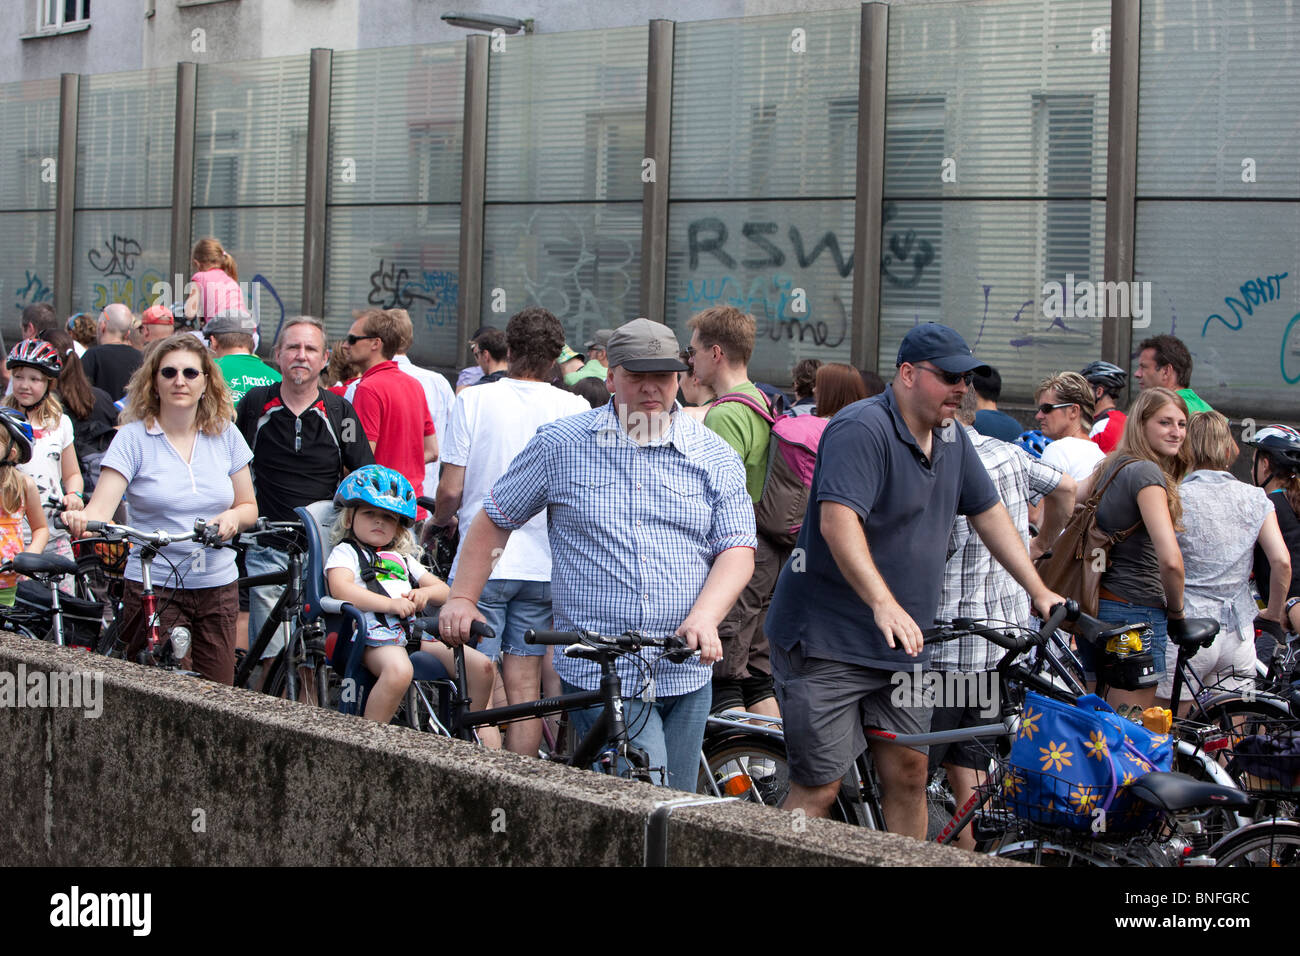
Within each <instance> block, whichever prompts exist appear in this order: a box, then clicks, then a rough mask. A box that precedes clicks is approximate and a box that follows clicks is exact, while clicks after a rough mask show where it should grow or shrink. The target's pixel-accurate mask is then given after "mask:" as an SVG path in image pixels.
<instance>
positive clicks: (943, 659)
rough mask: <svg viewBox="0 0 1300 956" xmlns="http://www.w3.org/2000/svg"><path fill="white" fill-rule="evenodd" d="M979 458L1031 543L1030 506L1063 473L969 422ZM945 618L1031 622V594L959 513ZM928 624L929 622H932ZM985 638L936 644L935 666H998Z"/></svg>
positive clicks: (966, 669) (946, 577)
mask: <svg viewBox="0 0 1300 956" xmlns="http://www.w3.org/2000/svg"><path fill="white" fill-rule="evenodd" d="M966 434H968V435H970V440H971V444H972V445H974V446H975V451H976V453H977V454H978V455H979V456H980V461H982V462H984V467H985V469H986V470H987V471H988V473H989V477H990V478H992V479H993V484H994V485H995V486H996V487H997V489H998V497H999V498H1000V499H1002V503H1003V504H1004V505H1006V508H1007V512H1008V513H1009V514H1010V515H1011V523H1012V524H1013V525H1015V526H1016V530H1017V531H1019V532H1020V537H1021V538H1022V539H1023V540H1024V542H1025V546H1026V547H1028V546H1029V506H1030V505H1031V504H1037V503H1038V502H1039V501H1040V500H1042V497H1043V496H1044V495H1049V494H1051V493H1052V492H1053V491H1055V490H1056V486H1057V485H1059V484H1060V483H1061V472H1060V471H1059V470H1058V469H1056V468H1054V467H1053V466H1051V465H1049V464H1047V463H1046V462H1044V461H1040V460H1039V459H1037V458H1034V457H1033V456H1032V455H1027V454H1025V452H1023V451H1021V449H1020V448H1018V447H1017V446H1015V445H1012V444H1009V443H1008V442H1004V441H999V440H998V439H996V438H990V437H989V436H988V435H981V434H980V433H979V432H977V431H975V429H973V428H971V427H970V426H969V425H968V426H966ZM935 616H936V617H937V618H938V619H939V620H941V621H948V620H951V619H952V618H954V617H975V618H980V619H983V618H989V619H991V620H994V621H1009V622H1011V623H1013V624H1022V625H1024V624H1028V623H1029V595H1028V594H1027V593H1025V589H1024V588H1022V587H1021V586H1020V585H1019V584H1017V583H1016V579H1015V578H1013V577H1012V576H1011V572H1010V571H1008V570H1007V569H1006V568H1004V567H1003V566H1002V565H1000V564H998V562H997V561H996V560H995V559H994V557H993V554H992V553H991V552H990V551H989V549H988V548H987V547H985V545H984V542H983V541H981V540H980V537H979V535H978V534H976V533H975V529H974V528H972V527H971V524H970V521H969V520H968V519H966V518H963V517H961V516H958V518H957V520H956V521H955V522H954V523H953V526H952V535H951V537H950V538H949V539H948V563H947V565H945V566H944V570H943V597H942V599H941V600H940V601H939V610H938V612H937V613H936V615H935ZM925 626H927V627H928V626H929V623H928V622H927V623H926V624H925ZM1005 653H1006V651H1004V650H1003V649H1002V648H1000V647H998V646H997V645H996V644H993V643H991V642H990V641H986V640H985V639H984V638H982V637H963V638H960V639H958V640H955V641H946V642H944V643H942V644H935V645H933V646H932V649H931V651H930V668H931V669H932V670H936V671H960V672H962V673H967V674H970V673H976V672H978V671H988V670H993V668H995V667H996V666H997V663H998V661H1000V660H1002V655H1003V654H1005Z"/></svg>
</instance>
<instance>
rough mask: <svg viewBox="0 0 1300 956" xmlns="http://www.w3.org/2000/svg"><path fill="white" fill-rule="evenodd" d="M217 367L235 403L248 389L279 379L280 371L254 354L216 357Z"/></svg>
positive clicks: (237, 402)
mask: <svg viewBox="0 0 1300 956" xmlns="http://www.w3.org/2000/svg"><path fill="white" fill-rule="evenodd" d="M217 368H219V369H221V374H222V375H223V376H225V379H226V385H227V386H228V387H229V388H230V391H231V392H232V395H231V397H232V398H233V399H234V402H235V404H236V405H238V404H239V401H240V399H242V398H243V397H244V396H245V395H247V394H248V392H249V390H250V389H254V388H256V387H257V386H259V385H272V384H274V383H275V382H278V381H280V373H279V372H277V371H276V370H275V369H273V368H271V366H269V365H267V364H266V363H265V362H263V361H262V360H261V359H260V358H258V357H257V356H256V355H224V356H222V357H221V358H219V359H217Z"/></svg>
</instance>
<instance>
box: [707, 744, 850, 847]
mask: <svg viewBox="0 0 1300 956" xmlns="http://www.w3.org/2000/svg"><path fill="white" fill-rule="evenodd" d="M704 759H705V762H706V763H707V764H708V766H709V774H711V775H712V777H713V782H714V784H715V785H716V786H717V788H718V791H719V792H720V793H721V794H722V795H723V796H724V797H727V796H732V797H738V798H739V799H741V800H742V801H745V802H747V803H759V804H763V805H764V806H771V807H779V806H780V805H781V802H782V801H783V800H785V797H786V794H787V793H789V791H790V773H789V769H788V767H787V765H786V753H785V745H784V744H783V743H782V742H781V741H779V740H775V739H773V738H771V737H767V736H764V735H760V734H752V735H741V736H731V737H727V738H725V739H722V740H720V741H709V740H705V741H704ZM844 789H845V788H843V787H841V791H840V793H839V794H838V795H837V796H836V798H835V803H834V804H832V805H831V809H830V818H831V819H832V820H838V821H840V822H841V823H853V824H854V825H859V826H868V824H866V823H864V822H862V820H861V818H860V817H859V814H858V813H857V812H856V811H855V809H854V807H853V803H852V801H851V800H850V799H849V797H848V795H847V794H846V793H844ZM695 792H696V793H704V794H712V793H713V790H712V788H711V787H710V786H709V777H707V776H705V772H704V768H703V767H701V768H700V773H699V779H698V781H697V782H696V787H695ZM870 828H871V829H874V827H870Z"/></svg>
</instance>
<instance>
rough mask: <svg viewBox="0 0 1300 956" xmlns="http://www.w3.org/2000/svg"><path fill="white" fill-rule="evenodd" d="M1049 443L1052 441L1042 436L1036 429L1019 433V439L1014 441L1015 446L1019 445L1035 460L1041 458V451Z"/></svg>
mask: <svg viewBox="0 0 1300 956" xmlns="http://www.w3.org/2000/svg"><path fill="white" fill-rule="evenodd" d="M1051 443H1052V440H1051V439H1050V438H1047V437H1046V436H1044V435H1043V433H1042V432H1040V431H1039V430H1038V429H1037V428H1035V429H1032V430H1031V431H1027V432H1021V433H1020V437H1019V438H1017V439H1016V441H1015V444H1017V445H1019V446H1020V447H1021V448H1023V449H1024V450H1025V451H1026V452H1028V453H1029V454H1031V455H1033V456H1034V457H1035V458H1042V457H1043V449H1045V448H1046V447H1047V446H1048V445H1050V444H1051Z"/></svg>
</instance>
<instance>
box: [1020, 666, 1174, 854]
mask: <svg viewBox="0 0 1300 956" xmlns="http://www.w3.org/2000/svg"><path fill="white" fill-rule="evenodd" d="M1172 765H1173V741H1172V740H1171V739H1170V737H1169V735H1168V734H1156V733H1152V732H1151V731H1149V730H1147V729H1146V728H1145V727H1143V726H1142V725H1141V724H1135V723H1133V722H1132V721H1131V720H1126V719H1125V718H1123V717H1121V716H1119V715H1118V714H1116V713H1115V711H1114V710H1112V709H1111V707H1110V705H1109V704H1107V703H1106V702H1105V701H1104V700H1102V699H1101V698H1100V697H1098V696H1097V695H1095V694H1088V695H1087V696H1084V697H1080V698H1079V704H1078V706H1077V707H1074V706H1071V705H1069V704H1063V703H1061V702H1059V701H1056V700H1053V699H1052V698H1050V697H1044V696H1042V695H1041V694H1036V693H1034V692H1033V691H1029V692H1027V693H1026V694H1025V709H1024V713H1023V714H1022V715H1021V720H1020V732H1019V734H1018V735H1017V736H1016V740H1015V742H1014V743H1013V744H1012V747H1011V755H1010V757H1009V759H1008V766H1007V771H1006V773H1005V774H1004V775H1003V779H1002V792H1003V796H1004V798H1005V800H1006V805H1007V808H1008V809H1009V810H1011V811H1012V812H1013V813H1015V814H1016V815H1017V816H1019V817H1021V818H1022V819H1026V820H1030V821H1032V822H1034V823H1041V824H1044V825H1047V826H1059V827H1067V828H1069V829H1071V830H1092V831H1093V832H1095V833H1098V834H1099V835H1101V834H1104V833H1113V832H1124V831H1126V830H1128V831H1131V830H1136V829H1141V828H1142V827H1143V826H1145V825H1146V823H1147V821H1148V820H1149V819H1150V814H1151V810H1150V808H1149V807H1148V806H1147V805H1146V804H1144V803H1142V802H1141V801H1139V800H1137V799H1135V798H1133V797H1132V796H1130V795H1129V793H1128V785H1129V784H1130V783H1132V782H1133V781H1135V780H1137V779H1138V778H1139V777H1141V776H1142V775H1143V774H1145V773H1150V772H1151V771H1153V770H1169V769H1170V767H1171V766H1172Z"/></svg>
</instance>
